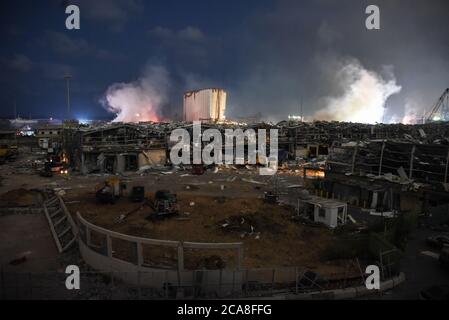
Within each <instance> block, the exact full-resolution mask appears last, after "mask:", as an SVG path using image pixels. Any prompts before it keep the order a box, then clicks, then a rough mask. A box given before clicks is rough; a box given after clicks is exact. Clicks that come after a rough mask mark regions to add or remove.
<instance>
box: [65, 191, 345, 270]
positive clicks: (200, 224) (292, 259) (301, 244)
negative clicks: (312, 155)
mask: <svg viewBox="0 0 449 320" xmlns="http://www.w3.org/2000/svg"><path fill="white" fill-rule="evenodd" d="M148 196H149V197H150V198H151V197H152V196H153V194H152V193H149V194H148ZM177 196H178V202H179V204H180V214H179V216H175V217H172V218H169V219H166V220H163V221H151V219H149V216H151V214H152V212H153V211H152V209H151V208H150V207H147V206H144V207H142V208H141V209H140V210H138V211H137V212H135V213H132V214H131V215H129V216H128V217H127V218H126V220H125V221H123V222H122V223H118V222H117V218H118V217H119V216H120V215H121V214H124V213H127V212H129V211H132V210H133V209H135V208H138V207H139V206H140V205H139V204H135V203H131V202H130V201H129V200H128V199H126V198H123V199H121V200H119V201H118V202H117V203H116V204H114V205H110V204H98V203H97V202H96V200H95V196H94V193H93V192H86V193H84V194H79V195H78V196H76V197H71V199H70V200H68V207H69V210H70V211H71V212H77V211H78V212H80V213H81V214H82V216H83V217H85V218H86V219H87V220H88V221H90V222H92V223H94V224H96V225H99V226H102V227H105V228H107V229H110V230H114V231H117V232H120V233H124V234H130V235H135V236H141V237H147V238H153V239H163V240H177V241H192V242H212V243H217V242H243V243H244V261H243V266H244V267H250V268H269V267H282V266H286V267H291V266H303V267H306V268H308V269H312V270H316V271H320V272H326V273H327V272H330V273H334V272H335V273H338V272H344V263H342V262H339V261H333V262H332V263H329V262H326V261H323V259H322V255H323V251H324V250H325V249H326V247H327V246H328V245H329V244H331V243H332V242H333V241H335V237H334V236H333V235H332V233H331V231H330V230H328V229H326V228H316V227H310V226H305V225H302V224H299V223H297V222H294V221H292V219H291V217H292V215H294V210H293V209H292V208H288V207H284V206H279V205H273V204H267V203H264V201H263V200H262V199H261V198H257V197H254V196H252V197H251V196H250V197H238V198H226V197H222V196H215V197H214V196H208V195H202V194H198V190H196V191H191V192H179V193H177ZM78 201H79V202H78ZM192 254H193V256H195V253H192ZM193 256H192V259H193V260H194V257H193ZM208 256H219V257H221V258H222V259H223V260H224V261H225V263H226V265H228V266H229V265H233V264H234V263H235V258H236V255H235V253H234V252H226V253H224V252H223V251H212V250H210V252H208ZM195 257H196V258H198V256H197V255H196V256H195ZM233 258H234V259H233ZM189 266H190V267H192V268H195V267H198V261H196V262H195V261H192V262H190V261H189V253H186V267H189Z"/></svg>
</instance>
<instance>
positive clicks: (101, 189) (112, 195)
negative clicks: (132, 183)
mask: <svg viewBox="0 0 449 320" xmlns="http://www.w3.org/2000/svg"><path fill="white" fill-rule="evenodd" d="M121 188H122V187H121V182H120V179H117V178H115V177H113V178H110V179H107V180H105V181H104V182H103V184H101V185H97V187H96V189H97V191H96V192H95V197H96V198H97V201H98V202H100V203H103V204H107V203H109V204H114V203H115V202H116V201H117V200H118V199H119V198H120V196H121Z"/></svg>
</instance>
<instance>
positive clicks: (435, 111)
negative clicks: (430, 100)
mask: <svg viewBox="0 0 449 320" xmlns="http://www.w3.org/2000/svg"><path fill="white" fill-rule="evenodd" d="M438 121H449V88H447V89H446V90H445V91H444V92H443V94H442V95H441V97H440V98H439V99H438V101H437V102H436V103H435V104H434V105H433V106H432V111H430V113H429V115H428V116H427V118H426V123H429V122H438Z"/></svg>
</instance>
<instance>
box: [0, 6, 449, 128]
mask: <svg viewBox="0 0 449 320" xmlns="http://www.w3.org/2000/svg"><path fill="white" fill-rule="evenodd" d="M68 4H76V5H78V6H79V8H80V11H81V29H80V30H67V29H66V28H65V20H66V17H67V15H66V14H65V7H66V6H67V5H68ZM369 4H376V5H378V6H379V7H380V10H381V29H380V30H374V31H368V30H367V29H366V28H365V19H366V17H367V15H366V14H365V8H366V6H367V5H369ZM0 13H1V18H0V23H1V30H0V32H1V43H2V45H1V46H0V85H1V89H0V105H1V114H0V116H1V117H13V116H14V103H16V105H17V113H18V114H19V115H20V116H22V117H29V116H31V117H50V116H53V117H59V118H62V117H66V116H67V114H66V91H65V82H64V80H63V76H64V74H65V73H66V72H69V73H70V74H71V75H72V76H73V79H72V82H71V88H72V108H73V114H72V115H71V116H72V117H76V118H80V119H81V118H84V119H85V118H110V119H112V118H114V114H112V113H110V112H108V111H107V110H106V104H107V103H106V102H105V101H106V100H105V98H106V96H107V93H108V92H109V93H111V92H112V91H111V90H115V89H117V88H122V89H123V88H128V89H130V88H131V89H132V88H136V87H138V88H140V89H141V90H140V89H139V90H140V91H139V92H140V94H143V95H146V94H149V95H150V94H151V95H154V96H156V97H157V99H155V100H152V101H153V103H155V104H157V106H153V107H154V108H157V112H158V113H159V114H160V115H161V118H164V119H172V118H174V117H175V116H176V115H179V114H180V113H181V110H182V101H183V100H182V95H183V92H185V91H187V90H193V89H198V88H203V87H222V88H224V89H225V90H226V91H227V92H228V110H227V116H228V117H230V118H232V117H239V116H245V115H251V114H255V113H257V112H261V113H262V115H263V116H264V118H266V119H267V120H273V121H274V120H276V121H277V120H281V119H285V118H286V117H287V116H288V114H298V112H299V110H300V107H299V106H300V101H302V103H303V112H304V115H305V116H308V117H313V116H314V115H320V116H322V117H324V118H326V119H327V118H329V117H330V115H329V114H331V116H332V114H333V113H335V114H338V113H339V110H338V108H339V107H340V106H342V105H345V104H347V103H349V104H350V103H352V102H353V101H354V100H356V101H357V102H358V103H359V104H364V103H365V102H364V101H363V100H364V99H365V98H366V99H367V100H368V99H372V100H375V98H372V97H376V93H375V92H374V93H373V92H372V91H371V89H372V88H369V89H368V90H366V83H362V82H363V81H360V82H357V79H356V80H354V79H353V78H354V77H356V78H357V77H360V78H362V77H364V76H365V77H366V79H367V81H366V82H367V83H368V85H369V86H376V85H377V83H383V85H384V87H383V89H382V90H384V91H382V90H381V92H385V90H387V91H388V90H389V89H391V88H393V89H392V90H391V92H389V94H388V97H389V98H388V100H387V102H386V106H387V109H386V113H385V115H384V117H385V118H386V119H387V121H390V122H395V121H396V122H397V121H405V120H404V119H405V118H407V117H413V116H414V117H416V115H420V114H422V113H423V112H424V110H425V109H429V108H430V107H431V105H432V104H433V103H434V102H435V101H436V100H437V98H438V97H439V96H440V95H441V94H442V92H443V91H444V89H445V88H447V87H449V18H448V13H449V1H446V0H441V1H439V0H431V1H420V0H399V1H394V0H389V1H386V0H382V1H380V0H374V1H357V0H352V1H350V0H342V1H341V0H340V1H332V0H328V1H326V0H317V1H275V0H244V1H243V0H228V1H223V0H222V1H213V0H177V1H175V0H164V1H156V0H154V1H140V0H95V1H94V0H92V1H88V0H79V1H58V0H54V1H49V0H47V1H45V0H39V1H37V0H36V1H30V0H28V1H25V0H14V1H13V0H3V1H1V4H0ZM372 79H376V81H375V82H374V83H371V82H370V80H372ZM359 80H360V79H359ZM355 83H356V84H357V85H354V84H355ZM108 89H109V90H108ZM147 89H148V92H149V93H148V92H147ZM351 90H352V91H354V90H361V91H360V92H361V93H360V94H358V93H357V94H356V95H355V96H356V97H355V98H354V93H353V92H351ZM393 91H394V93H393ZM371 94H373V96H371ZM151 99H153V96H152V97H151ZM154 101H156V102H154ZM348 101H349V102H348ZM326 106H329V107H328V108H327V109H326ZM323 108H325V111H322V110H323ZM357 108H359V106H357ZM374 108H375V106H374ZM320 110H321V111H320ZM344 112H346V113H347V114H348V117H349V116H350V114H351V113H352V112H353V110H352V109H348V110H346V111H344ZM336 118H338V115H336Z"/></svg>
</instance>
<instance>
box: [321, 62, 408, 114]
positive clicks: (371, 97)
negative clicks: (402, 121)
mask: <svg viewBox="0 0 449 320" xmlns="http://www.w3.org/2000/svg"><path fill="white" fill-rule="evenodd" d="M389 78H390V79H388V80H386V79H384V78H383V77H382V76H381V75H380V74H378V73H376V72H374V71H371V70H367V69H365V68H364V67H363V66H362V65H361V64H360V63H359V62H358V61H357V60H353V61H351V62H349V63H347V64H345V65H343V66H342V67H341V69H340V70H339V71H338V72H337V79H336V80H337V81H338V82H339V83H340V86H341V87H342V89H343V94H342V95H340V96H338V97H326V98H325V99H324V101H326V106H325V108H323V109H321V110H319V111H318V112H316V113H315V115H314V118H315V119H317V120H328V121H332V120H336V121H346V122H358V123H376V122H382V121H383V116H384V108H385V103H386V101H387V99H388V98H389V97H390V96H391V95H393V94H396V93H399V92H400V91H401V89H402V88H401V86H399V85H397V84H396V79H395V77H394V75H393V74H392V73H390V75H389Z"/></svg>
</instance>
